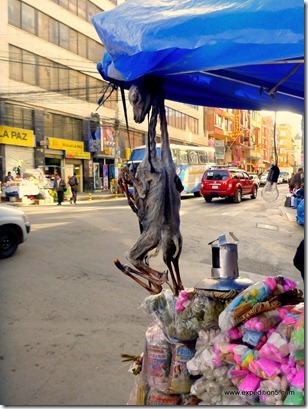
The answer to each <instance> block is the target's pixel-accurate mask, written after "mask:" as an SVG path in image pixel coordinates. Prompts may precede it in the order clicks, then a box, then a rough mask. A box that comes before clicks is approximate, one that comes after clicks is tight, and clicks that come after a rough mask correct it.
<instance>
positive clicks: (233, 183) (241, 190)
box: [200, 168, 258, 203]
mask: <svg viewBox="0 0 308 409" xmlns="http://www.w3.org/2000/svg"><path fill="white" fill-rule="evenodd" d="M257 192H258V185H257V183H256V182H255V181H254V180H253V179H251V178H250V177H249V174H248V173H247V172H246V171H244V170H241V169H237V168H234V169H232V168H221V169H208V170H206V171H205V172H204V175H203V177H202V181H201V189H200V193H201V195H202V196H203V197H204V199H205V201H206V202H211V201H212V199H213V198H214V197H225V198H226V199H230V200H233V201H234V202H235V203H240V202H241V200H242V197H243V196H246V195H250V197H251V198H252V199H255V198H256V197H257Z"/></svg>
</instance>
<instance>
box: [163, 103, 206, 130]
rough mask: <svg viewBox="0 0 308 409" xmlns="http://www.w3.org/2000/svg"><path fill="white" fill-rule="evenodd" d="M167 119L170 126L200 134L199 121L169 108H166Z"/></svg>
mask: <svg viewBox="0 0 308 409" xmlns="http://www.w3.org/2000/svg"><path fill="white" fill-rule="evenodd" d="M166 117H167V122H168V125H169V126H172V127H174V128H178V129H182V130H187V131H189V132H192V133H194V134H198V119H196V118H193V117H192V116H189V115H185V114H184V113H183V112H179V111H176V110H174V109H172V108H169V107H166Z"/></svg>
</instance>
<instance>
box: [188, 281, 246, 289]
mask: <svg viewBox="0 0 308 409" xmlns="http://www.w3.org/2000/svg"><path fill="white" fill-rule="evenodd" d="M251 284H253V282H252V281H251V280H249V279H248V278H235V279H234V278H205V279H204V280H202V281H200V282H199V283H198V284H196V285H195V289H196V290H215V291H230V290H244V289H245V288H247V287H249V286H250V285H251Z"/></svg>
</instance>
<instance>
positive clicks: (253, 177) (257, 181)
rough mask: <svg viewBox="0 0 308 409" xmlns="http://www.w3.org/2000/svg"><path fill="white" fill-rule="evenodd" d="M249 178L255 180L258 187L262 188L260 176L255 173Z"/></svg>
mask: <svg viewBox="0 0 308 409" xmlns="http://www.w3.org/2000/svg"><path fill="white" fill-rule="evenodd" d="M249 177H250V179H252V180H254V181H255V182H256V184H257V185H258V187H259V186H260V179H259V176H258V175H256V174H255V173H249Z"/></svg>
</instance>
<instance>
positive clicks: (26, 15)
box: [21, 3, 35, 34]
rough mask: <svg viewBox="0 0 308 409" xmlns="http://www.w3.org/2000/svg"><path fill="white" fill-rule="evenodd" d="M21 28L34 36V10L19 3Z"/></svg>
mask: <svg viewBox="0 0 308 409" xmlns="http://www.w3.org/2000/svg"><path fill="white" fill-rule="evenodd" d="M21 28H22V29H23V30H25V31H27V32H28V33H31V34H35V10H34V8H33V7H30V6H28V4H25V3H21Z"/></svg>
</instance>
